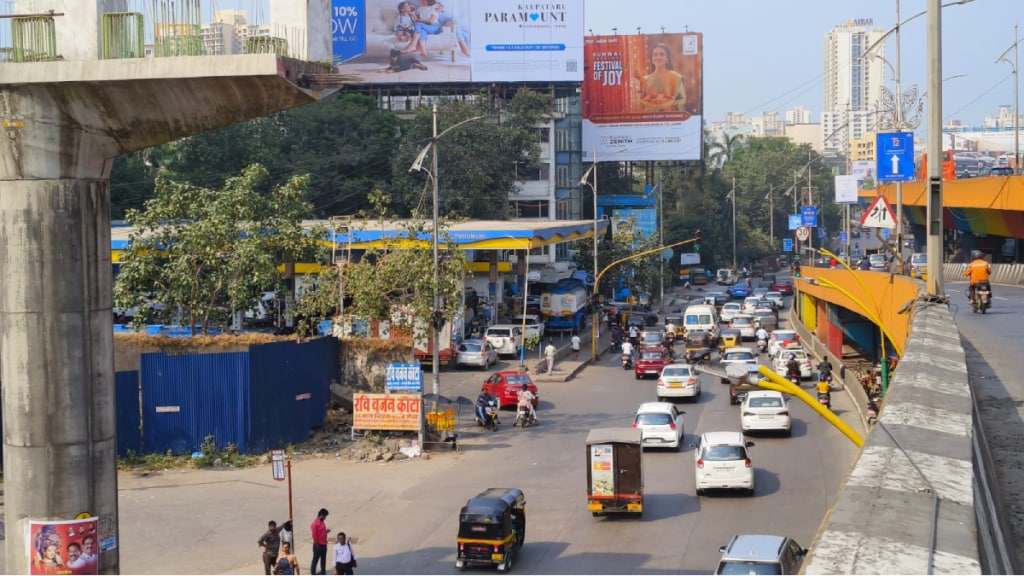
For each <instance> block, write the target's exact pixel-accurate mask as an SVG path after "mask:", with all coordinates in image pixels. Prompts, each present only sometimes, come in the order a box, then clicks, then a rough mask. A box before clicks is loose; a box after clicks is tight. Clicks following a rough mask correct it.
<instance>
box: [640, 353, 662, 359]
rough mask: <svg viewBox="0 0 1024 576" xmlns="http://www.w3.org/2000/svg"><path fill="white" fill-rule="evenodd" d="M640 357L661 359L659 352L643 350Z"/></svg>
mask: <svg viewBox="0 0 1024 576" xmlns="http://www.w3.org/2000/svg"><path fill="white" fill-rule="evenodd" d="M640 358H641V359H642V360H661V352H644V353H643V355H642V356H641V357H640Z"/></svg>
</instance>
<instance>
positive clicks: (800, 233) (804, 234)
mask: <svg viewBox="0 0 1024 576" xmlns="http://www.w3.org/2000/svg"><path fill="white" fill-rule="evenodd" d="M810 237H811V229H810V228H808V227H807V226H801V227H799V228H797V229H796V239H797V240H799V241H801V242H806V241H807V240H808V239H809V238H810Z"/></svg>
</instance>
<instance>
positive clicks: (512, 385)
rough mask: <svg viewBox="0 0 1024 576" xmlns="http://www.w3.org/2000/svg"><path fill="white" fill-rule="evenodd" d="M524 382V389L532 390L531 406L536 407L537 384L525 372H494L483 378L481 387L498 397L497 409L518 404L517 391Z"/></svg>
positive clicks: (538, 399)
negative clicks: (485, 378)
mask: <svg viewBox="0 0 1024 576" xmlns="http://www.w3.org/2000/svg"><path fill="white" fill-rule="evenodd" d="M523 384H526V389H527V390H529V391H530V392H533V407H534V408H536V407H537V404H538V403H539V402H540V393H539V392H537V385H536V384H534V383H533V380H532V379H531V378H530V375H529V374H527V373H526V372H514V371H511V370H508V371H503V372H495V373H494V374H491V377H490V378H488V379H487V380H484V385H483V389H484V390H487V393H488V394H490V395H491V396H494V397H495V398H497V399H498V409H499V410H500V409H501V408H502V407H505V406H507V407H509V408H515V407H516V405H517V404H519V391H520V390H522V389H523Z"/></svg>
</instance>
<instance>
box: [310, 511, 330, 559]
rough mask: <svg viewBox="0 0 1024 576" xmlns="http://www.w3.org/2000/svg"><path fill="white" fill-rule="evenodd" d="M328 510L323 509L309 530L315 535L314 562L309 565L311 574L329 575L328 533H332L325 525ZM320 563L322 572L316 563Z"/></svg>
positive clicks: (317, 514)
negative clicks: (318, 569)
mask: <svg viewBox="0 0 1024 576" xmlns="http://www.w3.org/2000/svg"><path fill="white" fill-rule="evenodd" d="M328 514H329V512H327V508H321V509H320V511H319V512H317V513H316V520H313V523H312V524H310V526H309V529H310V531H311V532H312V533H313V561H312V562H311V563H310V565H309V573H310V574H326V573H327V533H328V532H330V531H331V529H330V528H328V527H327V525H326V524H324V520H326V519H327V515H328ZM317 561H319V562H320V571H319V572H317V569H316V563H317Z"/></svg>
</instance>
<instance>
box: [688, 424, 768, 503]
mask: <svg viewBox="0 0 1024 576" xmlns="http://www.w3.org/2000/svg"><path fill="white" fill-rule="evenodd" d="M753 447H754V443H753V442H747V441H746V440H744V438H743V434H742V433H741V432H705V433H704V434H701V436H700V442H699V443H697V444H693V448H694V450H693V459H694V461H695V466H694V471H695V474H696V480H697V495H698V496H703V495H704V492H705V491H706V490H715V489H723V490H743V491H745V492H746V493H747V494H750V495H751V496H752V495H753V494H754V464H753V462H752V461H751V460H750V452H749V450H748V449H749V448H753Z"/></svg>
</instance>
